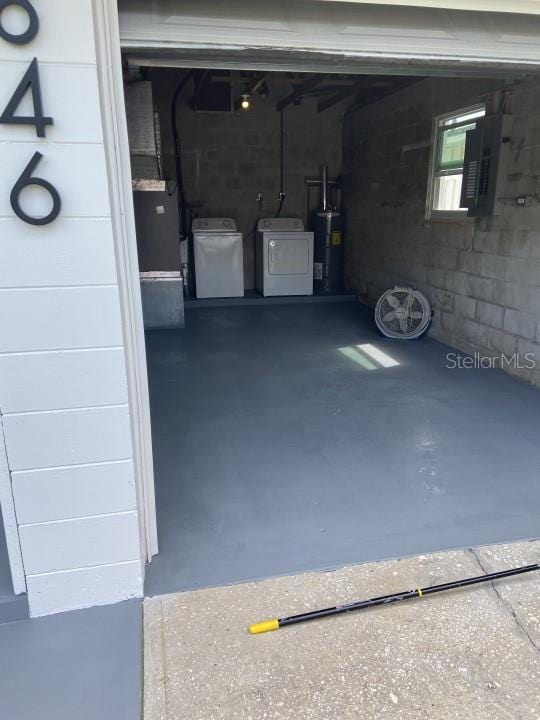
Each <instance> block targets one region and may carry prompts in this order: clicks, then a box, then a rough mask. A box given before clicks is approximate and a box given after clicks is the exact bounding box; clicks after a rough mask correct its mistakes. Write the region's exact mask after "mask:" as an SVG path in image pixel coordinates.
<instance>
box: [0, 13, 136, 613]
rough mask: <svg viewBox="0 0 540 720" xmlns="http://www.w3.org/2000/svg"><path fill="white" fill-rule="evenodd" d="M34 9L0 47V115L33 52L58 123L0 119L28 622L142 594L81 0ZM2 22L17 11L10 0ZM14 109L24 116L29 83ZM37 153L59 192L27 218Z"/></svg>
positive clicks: (6, 314) (0, 249)
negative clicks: (17, 37) (45, 219)
mask: <svg viewBox="0 0 540 720" xmlns="http://www.w3.org/2000/svg"><path fill="white" fill-rule="evenodd" d="M32 5H33V6H34V7H35V9H36V11H37V13H38V16H39V21H40V29H39V33H38V35H37V37H36V38H35V39H34V40H33V41H32V42H31V43H29V44H27V45H15V44H13V43H9V42H5V41H0V69H1V71H2V73H1V76H2V83H1V87H0V111H1V110H2V109H3V107H4V106H5V105H6V103H7V101H8V100H9V98H11V96H12V93H13V91H14V89H15V88H16V86H17V85H18V83H19V82H20V80H21V78H22V77H23V75H24V72H25V71H26V69H27V67H28V64H29V63H30V61H31V60H32V59H33V58H34V57H37V58H38V60H39V71H40V79H41V92H42V98H43V109H44V114H45V115H46V116H50V117H52V118H53V121H54V124H53V125H52V126H48V127H47V129H46V137H45V138H38V137H36V133H35V128H33V127H32V126H31V125H17V126H15V125H5V124H4V125H0V145H1V147H2V152H1V163H0V164H1V168H2V170H1V172H0V410H2V411H3V413H4V416H3V427H4V434H5V445H6V451H7V459H8V463H9V469H10V471H11V485H10V483H9V479H8V481H7V482H6V487H8V489H9V492H10V494H11V486H12V487H13V497H14V500H15V509H16V512H17V520H18V523H19V536H20V546H21V551H22V555H23V561H24V570H25V572H26V574H27V587H28V596H29V603H30V610H31V614H32V615H34V616H35V615H44V614H48V613H52V612H59V611H61V610H72V609H75V608H78V607H86V606H91V605H96V604H104V603H110V602H118V601H120V600H124V599H126V598H128V597H133V596H139V597H140V596H141V594H142V566H141V564H140V536H139V526H138V515H137V510H136V492H135V477H134V467H133V461H132V456H133V450H132V441H131V419H130V414H129V408H128V405H127V403H128V397H127V389H126V386H127V381H126V368H125V359H124V349H123V348H124V342H123V332H122V323H121V311H120V297H119V293H118V287H117V284H118V278H117V269H116V257H115V242H114V237H113V228H112V223H111V217H110V216H111V207H110V197H109V182H108V175H107V164H106V161H105V148H104V145H103V131H102V120H101V118H102V115H101V108H100V97H99V89H98V83H97V67H96V46H95V38H94V18H93V14H92V6H93V2H92V0H77V1H76V2H73V0H32ZM13 22H15V26H16V25H17V23H18V24H19V28H20V29H22V30H24V29H25V28H26V24H27V18H26V14H25V13H24V11H22V10H21V8H20V7H19V8H18V7H16V6H8V7H6V8H5V9H4V11H3V13H2V23H3V24H4V26H8V27H9V28H10V30H14V29H15V28H14V26H13V25H12V23H13ZM16 114H18V115H26V114H28V115H32V114H33V107H32V101H31V94H30V93H29V92H27V93H26V96H25V97H24V99H23V101H22V102H21V104H20V105H19V107H18V108H17V110H16ZM36 150H38V151H39V152H41V153H42V154H43V158H42V160H41V162H40V164H39V165H38V167H37V168H36V169H35V171H34V175H35V176H36V177H40V178H44V179H46V180H48V181H49V182H51V183H52V184H53V185H54V186H55V188H56V189H57V190H58V192H59V194H60V196H61V199H62V209H61V213H60V215H59V217H58V218H56V220H55V221H54V222H52V223H50V224H49V225H45V226H39V227H36V226H32V225H29V224H27V223H25V222H23V221H22V220H20V219H18V218H17V217H16V216H15V215H14V212H13V209H12V207H11V204H10V193H11V189H12V187H13V185H14V184H15V182H16V181H17V179H18V178H19V177H20V175H21V174H22V172H23V170H24V168H25V167H26V165H27V164H28V162H29V160H30V159H31V157H32V156H33V154H34V152H35V151H36ZM20 204H21V206H22V208H23V209H24V210H25V211H26V212H28V213H29V214H30V215H35V216H38V215H44V214H46V213H48V212H49V210H50V206H51V198H50V196H49V194H48V193H47V192H46V191H45V190H43V189H42V188H39V187H36V186H30V187H28V188H27V189H25V190H24V191H23V193H22V194H21V197H20ZM6 477H7V474H6Z"/></svg>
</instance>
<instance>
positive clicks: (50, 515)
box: [12, 461, 136, 525]
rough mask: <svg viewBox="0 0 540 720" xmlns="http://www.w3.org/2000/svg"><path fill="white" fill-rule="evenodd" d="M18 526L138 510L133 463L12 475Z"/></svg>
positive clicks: (31, 471) (33, 471)
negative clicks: (19, 524)
mask: <svg viewBox="0 0 540 720" xmlns="http://www.w3.org/2000/svg"><path fill="white" fill-rule="evenodd" d="M12 484H13V494H14V497H15V503H16V505H17V517H18V520H19V523H21V524H22V525H25V524H27V523H38V522H46V521H52V520H67V519H69V518H77V517H85V516H89V515H103V514H107V513H115V512H124V511H127V510H135V509H136V497H135V476H134V468H133V463H132V462H131V461H125V462H115V463H106V464H103V465H81V466H75V467H64V468H54V469H50V470H27V471H23V472H14V473H12Z"/></svg>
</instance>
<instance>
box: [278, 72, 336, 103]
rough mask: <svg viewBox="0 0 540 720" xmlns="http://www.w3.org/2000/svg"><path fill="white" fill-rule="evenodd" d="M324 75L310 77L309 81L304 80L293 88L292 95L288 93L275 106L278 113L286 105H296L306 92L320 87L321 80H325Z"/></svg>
mask: <svg viewBox="0 0 540 720" xmlns="http://www.w3.org/2000/svg"><path fill="white" fill-rule="evenodd" d="M325 77H326V75H323V74H320V75H312V76H311V77H310V78H309V80H306V81H305V82H304V83H302V85H298V86H297V87H295V88H294V90H293V91H292V93H289V95H287V96H286V97H284V98H282V99H281V100H280V101H279V102H278V103H277V105H276V110H277V111H278V112H281V110H284V109H285V108H286V107H287V106H288V105H292V104H293V103H297V102H298V101H299V100H300V99H301V97H302V95H304V94H305V93H307V92H310V91H311V90H313V89H314V88H316V87H317V85H320V84H321V83H322V82H323V80H324V79H325Z"/></svg>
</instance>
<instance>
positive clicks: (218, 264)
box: [192, 218, 244, 298]
mask: <svg viewBox="0 0 540 720" xmlns="http://www.w3.org/2000/svg"><path fill="white" fill-rule="evenodd" d="M192 232H193V254H194V256H195V284H196V288H197V297H198V298H218V297H244V249H243V239H242V233H240V232H238V231H237V229H236V223H235V222H234V220H233V219H232V218H196V219H195V220H193V223H192Z"/></svg>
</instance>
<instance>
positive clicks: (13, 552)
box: [0, 414, 26, 595]
mask: <svg viewBox="0 0 540 720" xmlns="http://www.w3.org/2000/svg"><path fill="white" fill-rule="evenodd" d="M0 511H1V512H2V520H3V523H4V532H5V534H6V546H7V551H8V557H9V567H10V570H11V581H12V583H13V592H14V593H15V595H20V594H21V593H25V592H26V575H25V573H24V564H23V559H22V553H21V546H20V543H19V528H18V525H17V515H16V513H15V502H14V500H13V489H12V485H11V473H10V471H9V465H8V459H7V451H6V443H5V439H4V424H3V422H2V415H1V414H0Z"/></svg>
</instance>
